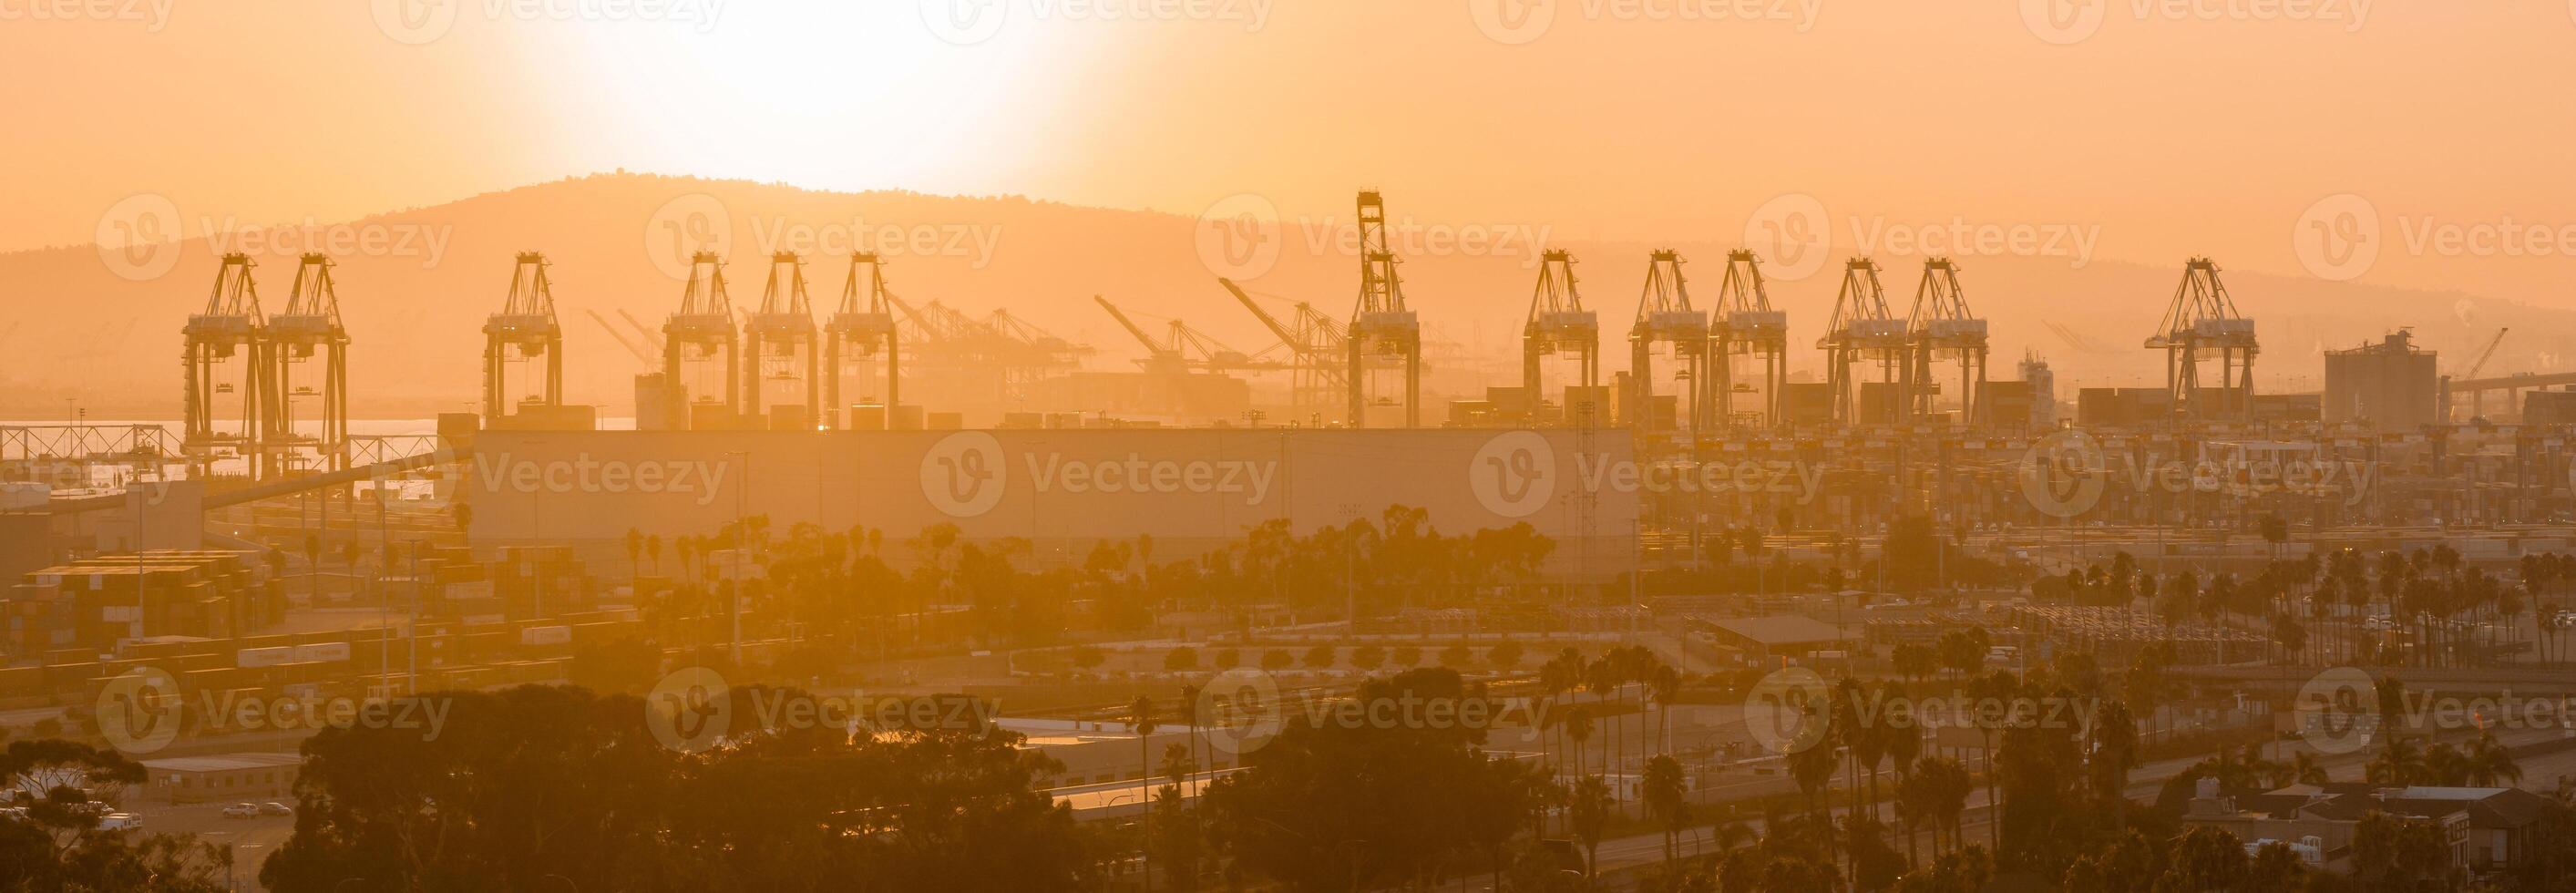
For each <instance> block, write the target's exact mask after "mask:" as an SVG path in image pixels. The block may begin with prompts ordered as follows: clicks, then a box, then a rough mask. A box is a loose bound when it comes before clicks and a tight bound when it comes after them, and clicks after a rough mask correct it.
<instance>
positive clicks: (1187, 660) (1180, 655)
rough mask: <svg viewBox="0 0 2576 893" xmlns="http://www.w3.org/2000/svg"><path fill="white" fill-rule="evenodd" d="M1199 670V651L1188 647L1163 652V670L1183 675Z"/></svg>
mask: <svg viewBox="0 0 2576 893" xmlns="http://www.w3.org/2000/svg"><path fill="white" fill-rule="evenodd" d="M1198 668H1199V651H1198V649H1196V648H1191V647H1189V646H1187V645H1184V646H1181V647H1179V648H1174V649H1172V650H1170V651H1166V652H1163V669H1164V670H1165V671H1167V672H1173V673H1181V672H1187V671H1190V670H1195V669H1198Z"/></svg>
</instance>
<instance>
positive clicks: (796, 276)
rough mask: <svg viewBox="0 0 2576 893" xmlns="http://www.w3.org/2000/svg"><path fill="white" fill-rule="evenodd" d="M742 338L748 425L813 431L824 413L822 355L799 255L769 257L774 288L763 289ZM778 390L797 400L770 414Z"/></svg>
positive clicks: (744, 405)
mask: <svg viewBox="0 0 2576 893" xmlns="http://www.w3.org/2000/svg"><path fill="white" fill-rule="evenodd" d="M742 338H743V344H742V362H743V367H742V380H743V388H742V411H743V421H744V422H745V423H747V424H750V425H753V426H762V425H763V423H764V422H767V423H769V424H767V425H766V427H771V428H778V429H781V430H787V431H812V430H814V426H815V419H816V418H818V417H819V416H820V415H821V409H822V406H821V400H820V399H819V398H820V397H821V396H822V395H821V393H820V389H821V387H822V382H821V378H822V375H821V373H820V371H819V367H820V366H821V364H822V351H821V350H819V348H820V347H821V345H819V344H817V343H815V328H814V307H813V302H812V301H810V300H808V299H807V298H806V296H805V259H804V258H803V257H800V256H798V255H797V254H796V252H793V251H781V252H778V253H776V254H772V255H770V256H769V282H768V283H767V285H765V286H764V287H763V288H762V289H761V293H760V309H759V310H757V311H755V312H753V313H752V314H751V318H750V319H748V320H745V321H744V323H743V332H742ZM773 389H774V390H778V391H781V392H783V393H788V394H793V395H794V396H792V397H787V398H782V400H781V402H780V403H779V404H778V405H777V406H776V407H775V408H774V409H769V408H766V406H767V400H766V399H765V398H766V397H767V396H768V395H767V392H768V391H770V390H773ZM789 400H792V401H794V402H787V401H789Z"/></svg>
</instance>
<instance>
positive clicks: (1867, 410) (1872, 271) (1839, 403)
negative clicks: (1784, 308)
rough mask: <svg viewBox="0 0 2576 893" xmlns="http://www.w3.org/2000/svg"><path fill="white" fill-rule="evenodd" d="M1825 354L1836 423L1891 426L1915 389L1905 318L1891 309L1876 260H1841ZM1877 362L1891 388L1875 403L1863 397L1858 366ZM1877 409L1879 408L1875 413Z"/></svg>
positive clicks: (1824, 341) (1823, 340) (1883, 383)
mask: <svg viewBox="0 0 2576 893" xmlns="http://www.w3.org/2000/svg"><path fill="white" fill-rule="evenodd" d="M1816 347H1817V348H1818V349H1821V350H1823V351H1824V352H1825V375H1826V380H1827V387H1828V388H1829V389H1830V391H1831V392H1832V394H1833V404H1834V423H1835V424H1838V425H1860V424H1866V423H1873V422H1874V423H1878V424H1893V423H1895V422H1896V421H1897V420H1898V419H1897V416H1898V415H1899V414H1900V413H1902V412H1903V411H1904V408H1905V406H1906V394H1907V393H1908V392H1909V391H1910V390H1912V385H1913V382H1912V378H1913V372H1912V370H1913V364H1912V363H1910V362H1908V360H1909V358H1910V356H1911V355H1912V353H1913V347H1912V344H1911V343H1910V339H1908V338H1907V337H1906V321H1905V320H1902V319H1897V318H1896V317H1895V315H1894V314H1891V313H1889V312H1888V310H1887V289H1886V288H1885V287H1884V286H1882V285H1881V284H1880V283H1879V280H1878V262H1877V261H1874V260H1870V259H1869V258H1866V257H1855V258H1852V259H1851V260H1850V261H1848V262H1846V263H1844V264H1843V284H1842V290H1841V291H1840V292H1838V293H1836V294H1835V296H1834V316H1833V320H1832V321H1831V322H1828V323H1826V325H1825V335H1824V337H1823V338H1820V339H1818V340H1817V341H1816ZM1868 363H1876V364H1877V365H1878V367H1879V375H1878V379H1879V383H1880V385H1881V386H1882V387H1885V388H1889V389H1891V391H1890V392H1889V393H1888V395H1887V397H1886V402H1885V403H1883V404H1880V405H1879V406H1877V407H1872V406H1870V405H1868V402H1867V401H1865V400H1863V399H1861V392H1863V391H1864V389H1862V388H1861V387H1860V380H1859V372H1860V371H1861V370H1860V369H1859V368H1858V367H1861V366H1863V365H1865V364H1868ZM1873 409H1874V410H1875V411H1873Z"/></svg>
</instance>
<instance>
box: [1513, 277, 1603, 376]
mask: <svg viewBox="0 0 2576 893" xmlns="http://www.w3.org/2000/svg"><path fill="white" fill-rule="evenodd" d="M1549 354H1572V355H1574V357H1575V362H1576V364H1577V365H1576V376H1577V378H1578V379H1579V380H1580V381H1581V383H1582V384H1581V387H1582V388H1583V393H1585V394H1590V393H1592V389H1593V388H1594V387H1597V386H1599V385H1600V384H1601V318H1600V317H1599V316H1597V315H1595V314H1594V313H1593V312H1592V311H1591V310H1588V309H1585V307H1584V306H1583V293H1582V291H1581V290H1579V289H1577V288H1576V287H1575V278H1574V255H1572V254H1570V253H1568V252H1566V251H1564V250H1563V249H1557V250H1551V251H1548V252H1546V253H1544V254H1541V255H1539V265H1538V285H1537V286H1536V287H1534V288H1532V289H1531V290H1530V309H1529V322H1528V323H1526V324H1525V325H1523V326H1522V327H1521V390H1522V391H1524V392H1525V393H1527V394H1528V397H1527V399H1528V400H1529V406H1530V414H1531V415H1533V416H1538V415H1542V414H1543V413H1542V410H1544V409H1545V408H1546V407H1547V406H1548V405H1549V404H1548V401H1547V391H1546V390H1545V387H1546V383H1545V381H1544V380H1543V376H1542V375H1541V374H1540V373H1541V371H1542V368H1541V367H1542V362H1541V361H1542V360H1544V359H1545V358H1546V357H1547V356H1548V355H1549ZM1563 408H1564V409H1565V410H1568V411H1569V412H1570V411H1571V410H1572V409H1573V408H1574V407H1571V406H1568V407H1563Z"/></svg>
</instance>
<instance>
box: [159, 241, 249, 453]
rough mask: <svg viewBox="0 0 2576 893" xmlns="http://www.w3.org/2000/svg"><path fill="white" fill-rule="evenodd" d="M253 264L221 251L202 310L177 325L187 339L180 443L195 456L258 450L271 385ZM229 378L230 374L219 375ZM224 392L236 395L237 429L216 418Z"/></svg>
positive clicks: (244, 257)
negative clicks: (238, 409)
mask: <svg viewBox="0 0 2576 893" xmlns="http://www.w3.org/2000/svg"><path fill="white" fill-rule="evenodd" d="M255 266H258V264H257V263H255V262H253V261H252V260H251V259H250V255H247V254H239V253H235V254H227V255H224V261H223V266H222V267H220V268H218V269H216V271H215V287H214V290H213V291H212V292H211V293H209V294H208V295H207V296H206V307H205V310H204V312H202V313H197V314H194V315H191V316H189V317H188V325H187V327H185V328H183V329H181V330H180V334H182V335H183V336H185V338H186V342H187V344H186V347H185V348H184V349H183V351H184V352H183V354H182V361H181V362H182V370H183V378H184V380H185V383H186V387H187V394H186V395H185V399H184V400H183V401H182V402H183V404H184V406H183V412H184V414H185V415H186V420H185V427H186V433H185V434H184V435H183V436H182V437H181V439H180V448H181V449H182V450H184V451H185V452H186V453H187V454H188V455H189V456H191V457H193V458H197V459H200V460H203V459H209V458H212V457H214V456H215V455H216V454H218V453H241V452H245V451H252V450H256V449H257V448H258V445H259V441H260V435H261V426H262V425H263V424H264V423H265V422H266V421H267V419H268V415H267V397H268V393H267V392H268V391H269V390H270V385H269V379H268V371H269V369H268V356H267V342H266V341H265V340H264V337H263V336H264V335H265V334H266V327H267V320H266V319H265V318H263V316H262V315H261V313H260V309H259V285H258V283H256V282H254V281H252V279H251V268H253V267H255ZM228 367H229V368H228ZM227 378H228V379H231V380H220V379H227ZM223 394H234V395H237V397H238V399H239V402H240V405H241V417H240V419H239V422H240V427H239V428H237V429H234V430H224V429H223V428H222V426H221V425H220V424H219V423H218V421H217V418H216V417H217V415H218V414H219V413H220V410H218V409H216V408H215V404H216V402H217V400H216V398H217V397H218V396H219V395H223ZM261 471H262V469H261V468H260V467H259V463H257V462H253V463H252V467H251V472H250V473H251V474H252V475H253V476H257V475H259V473H260V472H261Z"/></svg>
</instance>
